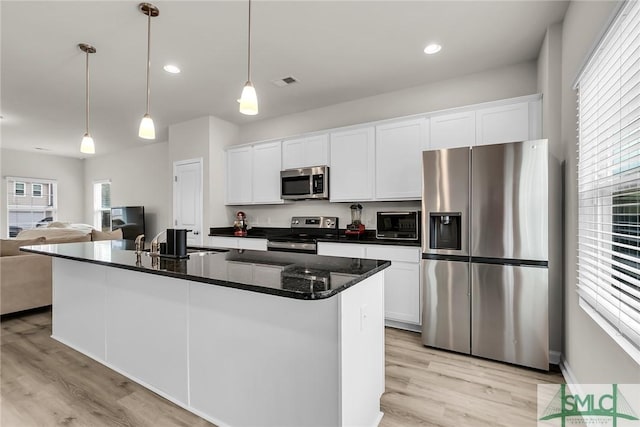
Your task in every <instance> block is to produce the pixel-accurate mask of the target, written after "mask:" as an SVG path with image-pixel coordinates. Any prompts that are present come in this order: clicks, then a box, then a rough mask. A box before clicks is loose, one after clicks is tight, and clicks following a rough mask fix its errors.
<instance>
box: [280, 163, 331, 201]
mask: <svg viewBox="0 0 640 427" xmlns="http://www.w3.org/2000/svg"><path fill="white" fill-rule="evenodd" d="M280 197H281V198H282V199H284V200H306V199H328V198H329V166H314V167H311V168H299V169H286V170H283V171H281V172H280Z"/></svg>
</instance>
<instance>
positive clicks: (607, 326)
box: [578, 298, 640, 366]
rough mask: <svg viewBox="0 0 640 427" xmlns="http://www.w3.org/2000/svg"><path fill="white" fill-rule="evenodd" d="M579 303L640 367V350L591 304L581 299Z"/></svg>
mask: <svg viewBox="0 0 640 427" xmlns="http://www.w3.org/2000/svg"><path fill="white" fill-rule="evenodd" d="M578 301H579V302H578V305H580V308H582V309H583V310H584V312H585V313H587V314H588V315H589V317H591V319H593V321H594V322H596V324H598V326H600V327H601V328H602V330H603V331H605V333H606V334H607V335H609V336H610V337H611V338H612V339H613V340H614V341H615V342H616V343H617V344H618V345H619V346H620V347H622V349H623V350H624V351H625V353H627V354H628V355H629V357H631V358H632V359H633V361H634V362H636V363H637V364H638V365H639V366H640V349H638V348H637V347H636V346H634V345H633V344H631V343H630V342H629V341H628V340H627V339H626V338H625V337H624V336H623V335H621V334H620V333H619V332H618V331H617V330H616V328H615V327H613V325H611V323H609V322H608V321H607V320H606V319H605V318H604V317H602V315H600V313H598V312H597V311H596V310H594V309H593V307H591V306H590V305H589V303H587V302H586V301H584V300H583V299H582V298H579V299H578Z"/></svg>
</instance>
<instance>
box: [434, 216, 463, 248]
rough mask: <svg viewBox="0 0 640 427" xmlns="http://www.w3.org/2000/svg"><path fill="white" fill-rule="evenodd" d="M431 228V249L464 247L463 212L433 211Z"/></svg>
mask: <svg viewBox="0 0 640 427" xmlns="http://www.w3.org/2000/svg"><path fill="white" fill-rule="evenodd" d="M429 228H430V229H429V236H430V240H429V247H430V248H431V249H453V250H460V249H462V213H461V212H431V213H430V214H429Z"/></svg>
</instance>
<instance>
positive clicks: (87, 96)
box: [85, 52, 89, 135]
mask: <svg viewBox="0 0 640 427" xmlns="http://www.w3.org/2000/svg"><path fill="white" fill-rule="evenodd" d="M86 54H87V67H86V73H85V74H86V86H87V90H86V98H85V109H86V115H85V117H86V128H87V131H86V133H87V135H89V52H87V53H86Z"/></svg>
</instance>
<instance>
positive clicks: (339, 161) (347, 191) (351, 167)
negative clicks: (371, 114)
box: [329, 127, 375, 202]
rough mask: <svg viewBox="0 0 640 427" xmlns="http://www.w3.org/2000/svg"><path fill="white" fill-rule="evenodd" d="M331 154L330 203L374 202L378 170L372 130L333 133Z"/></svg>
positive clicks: (330, 147)
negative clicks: (376, 169)
mask: <svg viewBox="0 0 640 427" xmlns="http://www.w3.org/2000/svg"><path fill="white" fill-rule="evenodd" d="M329 151H330V154H331V170H330V173H329V175H330V182H331V186H330V187H329V195H330V200H331V201H332V202H351V201H358V200H372V199H373V185H374V170H375V157H374V151H375V144H374V129H373V127H366V128H361V129H354V130H349V131H343V132H335V133H332V134H331V142H330V146H329Z"/></svg>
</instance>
